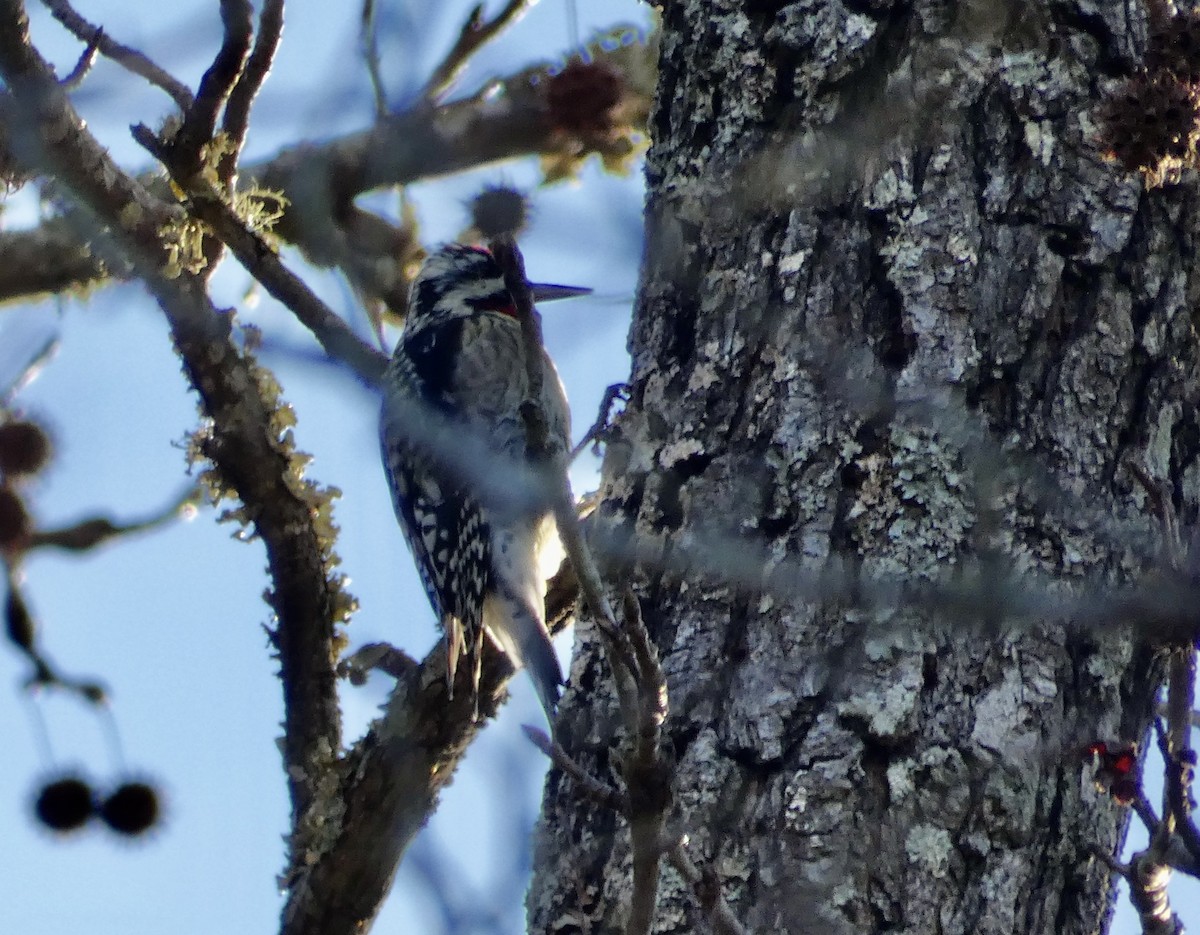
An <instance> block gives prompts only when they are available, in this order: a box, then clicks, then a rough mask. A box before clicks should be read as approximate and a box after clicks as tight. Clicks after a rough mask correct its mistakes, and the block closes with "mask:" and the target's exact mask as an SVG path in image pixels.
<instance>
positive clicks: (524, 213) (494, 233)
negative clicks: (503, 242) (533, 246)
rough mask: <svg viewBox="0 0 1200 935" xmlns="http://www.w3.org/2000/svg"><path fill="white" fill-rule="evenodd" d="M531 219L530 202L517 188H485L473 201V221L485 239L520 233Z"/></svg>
mask: <svg viewBox="0 0 1200 935" xmlns="http://www.w3.org/2000/svg"><path fill="white" fill-rule="evenodd" d="M528 221H529V203H528V202H527V201H526V200H525V196H524V195H523V194H522V193H521V192H519V191H517V190H516V189H515V188H509V187H507V186H505V185H498V186H496V187H495V188H485V189H484V190H483V191H481V192H480V193H479V194H478V195H476V196H475V198H474V200H473V201H472V202H471V223H472V225H474V227H475V229H476V230H478V231H479V233H481V234H482V235H483V237H484V239H485V240H491V239H493V238H495V237H500V236H503V235H504V234H512V235H514V236H515V235H517V234H519V233H520V232H521V231H522V230H523V229H524V227H525V225H526V223H527V222H528Z"/></svg>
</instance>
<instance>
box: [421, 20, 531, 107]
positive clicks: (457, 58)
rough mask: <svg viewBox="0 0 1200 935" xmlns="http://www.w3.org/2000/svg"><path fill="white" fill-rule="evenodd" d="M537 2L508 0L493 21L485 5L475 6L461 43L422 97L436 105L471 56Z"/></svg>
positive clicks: (445, 61)
mask: <svg viewBox="0 0 1200 935" xmlns="http://www.w3.org/2000/svg"><path fill="white" fill-rule="evenodd" d="M533 3H534V0H509V2H508V4H507V5H506V6H505V7H504V9H503V10H501V11H500V12H499V13H497V14H496V16H495V17H494V18H493V19H491V20H484V18H483V4H482V3H481V4H479V5H478V6H476V7H475V8H474V9H473V10H472V11H471V13H470V15H468V17H467V21H466V22H465V23H463V26H462V29H461V30H459V33H458V39H457V40H456V41H455V43H454V46H453V47H452V48H451V49H450V51H449V52H448V53H447V55H446V57H445V58H444V59H443V60H442V63H441V64H440V65H438V67H437V68H435V69H434V70H433V75H432V76H430V78H429V81H427V82H426V84H425V87H424V88H423V89H422V91H421V96H422V97H423V98H424V99H425V100H427V101H430V102H432V103H436V102H437V101H438V100H440V99H441V98H442V96H443V95H444V94H445V93H446V92H447V91H448V90H450V88H451V86H452V85H453V84H454V82H455V81H457V80H458V76H459V75H461V74H462V71H463V69H464V68H466V67H467V62H469V61H470V59H471V56H472V55H474V54H475V53H476V52H477V51H479V49H480V48H481V47H482V46H483V45H485V44H486V43H488V42H490V41H491V40H492V39H494V38H495V37H496V36H498V35H499V34H500V33H501V32H503V31H504V29H505V28H507V27H508V26H510V25H511V24H512V23H515V22H516V21H517V20H518V19H520V18H521V16H522V15H524V13H525V11H526V10H528V9H529V8H530V7H531V6H533Z"/></svg>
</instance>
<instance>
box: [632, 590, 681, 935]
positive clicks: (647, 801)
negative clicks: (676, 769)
mask: <svg viewBox="0 0 1200 935" xmlns="http://www.w3.org/2000/svg"><path fill="white" fill-rule="evenodd" d="M622 610H623V613H622V621H623V624H624V626H623V628H622V631H621V632H622V635H624V636H626V638H627V639H628V641H629V644H630V646H631V648H632V652H633V656H634V660H635V664H636V666H637V668H636V670H635V677H634V683H635V684H636V686H637V696H636V702H635V709H634V710H633V711H626V712H625V723H626V725H627V727H628V728H629V730H630V731H631V733H632V734H633V749H632V751H631V752H630V753H629V755H628V756H627V757H626V759H625V761H624V762H623V763H622V767H621V773H622V775H623V777H624V779H625V787H626V794H627V795H628V796H629V839H630V849H631V850H632V855H631V862H632V865H633V892H632V893H631V894H630V898H629V923H628V925H627V926H626V929H625V931H626V933H627V935H648V933H649V932H650V929H651V927H652V926H653V924H654V916H655V913H656V911H657V908H658V891H659V877H660V865H661V863H662V846H661V841H662V835H663V829H664V828H665V827H666V821H667V811H668V810H669V809H670V807H671V800H672V785H673V780H674V775H673V770H672V768H671V765H670V764H669V763H667V762H666V761H665V760H664V758H663V751H662V737H661V727H662V723H663V721H664V720H665V718H666V714H667V686H666V678H665V677H664V675H663V671H662V668H661V666H659V663H658V654H657V653H656V652H655V650H654V648H653V645H652V643H651V641H650V635H649V633H647V632H646V627H645V624H644V623H643V621H642V615H641V608H640V607H639V606H638V601H637V597H636V596H635V595H634V593H633V590H632V589H631V588H628V587H626V589H625V593H624V595H623V598H622Z"/></svg>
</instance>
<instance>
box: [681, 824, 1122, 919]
mask: <svg viewBox="0 0 1200 935" xmlns="http://www.w3.org/2000/svg"><path fill="white" fill-rule="evenodd" d="M686 848H687V837H686V836H683V837H680V838H677V839H676V840H674V841H672V842H669V843H668V844H667V845H666V847H664V849H663V850H664V853H665V854H666V858H667V861H668V862H669V863H670V864H671V866H672V867H674V868H675V870H676V872H677V873H678V874H679V875H680V876H681V877H683V879H684V880H686V881H687V882H688V883H689V884H690V885H691V887H692V892H693V893H694V894H695V896H696V901H697V902H698V903H700V908H701V909H702V910H703V911H704V913H705V914H706V915H707V916H708V921H709V923H710V924H711V925H712V930H713V932H714V933H715V935H745V931H746V930H745V929H744V928H742V924H741V923H740V922H739V921H738V920H737V916H735V915H734V914H733V910H732V909H730V908H729V903H727V902H725V897H724V896H723V895H722V894H721V884H720V881H719V880H717V878H716V874H715V873H713V871H712V869H711V868H710V867H705V868H704V869H703V870H701V869H700V868H699V867H697V866H696V865H695V863H693V861H692V859H691V858H690V857H689V856H688V853H687V850H686ZM1106 856H1107V855H1106Z"/></svg>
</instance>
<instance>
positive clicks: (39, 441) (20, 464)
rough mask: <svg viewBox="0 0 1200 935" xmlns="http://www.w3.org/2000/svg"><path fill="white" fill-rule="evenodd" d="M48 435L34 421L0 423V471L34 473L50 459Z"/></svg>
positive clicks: (11, 473)
mask: <svg viewBox="0 0 1200 935" xmlns="http://www.w3.org/2000/svg"><path fill="white" fill-rule="evenodd" d="M50 455H51V447H50V437H49V436H48V435H47V434H46V431H45V429H43V428H42V427H41V426H40V425H38V424H37V423H35V422H25V421H21V422H6V423H5V424H4V425H0V472H3V473H5V474H10V475H21V474H36V473H37V472H38V471H40V470H41V469H42V468H44V467H45V466H46V464H47V463H49V461H50Z"/></svg>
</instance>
